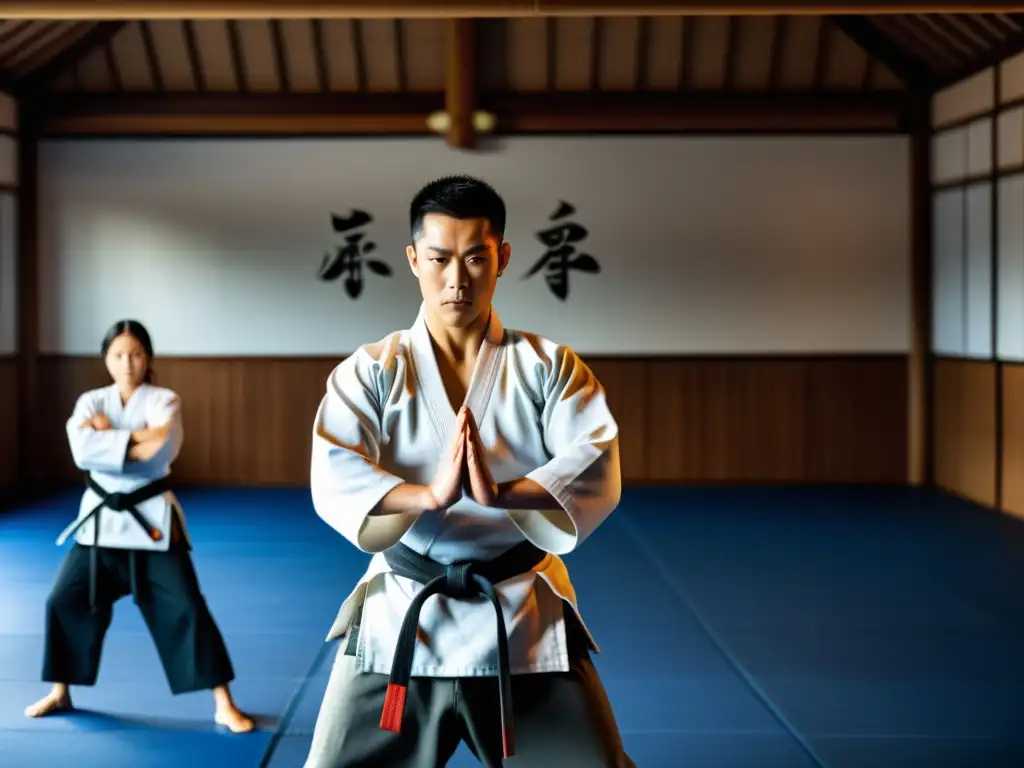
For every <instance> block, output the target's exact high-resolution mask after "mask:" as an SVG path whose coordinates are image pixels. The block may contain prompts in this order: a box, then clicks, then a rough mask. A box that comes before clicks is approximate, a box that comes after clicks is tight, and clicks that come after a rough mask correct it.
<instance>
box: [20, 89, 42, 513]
mask: <svg viewBox="0 0 1024 768" xmlns="http://www.w3.org/2000/svg"><path fill="white" fill-rule="evenodd" d="M19 110H20V125H19V131H18V180H19V194H18V217H17V220H18V261H17V264H18V266H17V269H18V301H17V313H18V358H19V376H18V480H19V489H20V490H21V491H22V492H23V493H32V492H33V491H35V490H36V484H37V482H38V480H39V477H40V476H41V473H40V472H39V471H38V470H39V468H38V466H37V461H38V460H39V458H40V456H41V453H40V451H39V449H38V445H37V442H36V430H37V428H38V419H37V414H38V412H39V406H40V403H39V398H38V395H37V393H38V390H39V376H38V361H39V259H38V242H39V234H38V178H39V163H38V152H39V121H38V118H37V115H36V113H35V111H34V109H33V106H32V103H31V101H29V100H23V101H21V102H20V103H19Z"/></svg>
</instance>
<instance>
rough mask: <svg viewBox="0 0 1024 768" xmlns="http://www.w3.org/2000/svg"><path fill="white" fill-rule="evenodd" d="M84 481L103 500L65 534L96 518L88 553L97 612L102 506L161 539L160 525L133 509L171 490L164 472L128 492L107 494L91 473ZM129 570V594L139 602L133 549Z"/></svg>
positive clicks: (92, 603)
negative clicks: (161, 475) (97, 565)
mask: <svg viewBox="0 0 1024 768" xmlns="http://www.w3.org/2000/svg"><path fill="white" fill-rule="evenodd" d="M85 484H86V485H87V486H89V488H90V489H91V490H92V491H93V492H94V493H96V495H97V496H99V497H100V498H101V499H102V501H100V503H99V504H97V505H96V506H95V507H93V508H92V509H91V510H90V511H89V513H88V514H86V515H85V516H84V517H82V519H81V520H79V521H78V522H77V523H75V525H74V527H73V528H72V529H71V530H70V531H68V534H67V537H66V538H70V537H71V536H74V535H75V533H77V532H78V529H79V528H81V527H82V526H83V525H85V523H86V521H87V520H91V519H92V518H96V520H95V522H94V524H93V539H92V549H91V551H90V552H89V608H90V609H91V610H92V611H93V613H95V612H96V573H97V567H96V561H97V557H98V552H99V540H100V515H101V513H102V510H103V508H104V507H106V508H107V509H109V510H112V511H114V512H121V513H128V514H129V515H131V517H132V519H133V520H135V522H136V523H138V525H139V527H140V528H142V530H143V531H145V532H146V535H147V536H148V537H149V538H150V540H151V541H160V540H161V539H162V538H163V533H161V532H160V529H159V528H156V527H155V526H152V525H150V524H149V523H148V522H147V521H146V518H144V517H143V516H142V513H140V512H139V510H138V509H136V505H138V504H141V503H142V502H144V501H149V500H150V499H152V498H154V497H155V496H159V495H160V494H162V493H165V492H167V491H168V490H170V487H171V482H170V477H168V476H167V475H165V476H164V477H160V478H157V479H156V480H154V481H153V482H151V483H148V484H147V485H144V486H142V487H141V488H136V489H135V490H134V491H131V492H130V493H110V492H108V491H107V490H106V489H105V488H104V487H103V486H101V485H100V484H99V483H97V482H96V481H95V480H94V479H93V477H92V475H86V478H85ZM129 569H130V573H131V587H132V595H133V597H134V598H135V601H136V602H138V599H139V595H138V589H137V581H136V576H135V552H134V551H132V552H131V553H130V557H129Z"/></svg>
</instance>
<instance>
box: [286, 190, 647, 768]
mask: <svg viewBox="0 0 1024 768" xmlns="http://www.w3.org/2000/svg"><path fill="white" fill-rule="evenodd" d="M410 224H411V230H412V233H411V234H412V245H410V246H409V247H408V248H407V249H406V255H407V257H408V260H409V266H410V268H411V270H412V272H413V274H414V275H415V276H416V277H417V278H418V280H419V284H420V289H421V293H422V296H423V304H422V307H421V310H420V314H419V316H418V317H417V318H416V321H415V323H414V325H413V327H412V328H410V329H408V330H403V331H397V332H395V333H392V334H390V335H389V336H387V337H386V338H385V339H383V340H381V341H380V342H377V343H373V344H367V345H365V346H363V347H361V348H359V349H358V350H356V351H355V352H354V353H353V354H352V355H351V356H350V357H348V358H347V359H346V360H345V361H344V362H342V363H341V364H340V365H339V366H338V367H337V368H336V369H335V370H334V372H333V373H332V374H331V376H330V378H329V379H328V382H327V392H326V394H325V396H324V398H323V400H322V401H321V404H320V408H319V410H318V412H317V415H316V420H315V423H314V428H313V453H312V465H311V486H312V496H313V503H314V506H315V508H316V511H317V513H318V514H319V515H320V516H321V517H322V518H323V519H324V521H326V522H327V523H328V524H329V525H330V526H332V527H333V528H334V529H335V530H337V531H338V532H339V533H340V534H341V535H343V536H344V537H345V538H346V539H348V540H349V541H350V542H352V543H353V544H354V545H355V546H356V547H358V548H359V549H360V550H362V551H365V552H370V553H374V554H373V557H372V559H371V561H370V565H369V568H368V570H367V572H366V574H365V575H364V576H363V578H362V579H361V580H360V581H359V583H358V584H357V585H356V588H355V590H354V591H353V592H352V593H351V594H350V595H349V597H348V599H346V600H345V601H344V603H343V605H342V607H341V611H340V613H339V615H338V617H337V619H336V621H335V624H334V627H333V628H332V630H331V632H330V633H329V635H328V639H335V638H339V637H344V639H343V641H342V643H341V645H340V648H339V652H338V655H337V658H336V660H335V663H334V668H333V670H332V673H331V678H330V681H329V683H328V685H327V690H326V692H325V695H324V698H323V702H322V704H321V708H320V714H319V717H318V718H317V723H316V728H315V731H314V735H313V742H312V745H311V748H310V752H309V756H308V759H307V762H306V766H307V768H354V767H355V766H367V767H368V766H373V767H374V768H388V767H389V766H393V767H394V768H399V767H400V768H435V766H443V765H445V764H446V762H447V761H448V759H449V757H450V756H451V755H452V754H453V753H454V751H455V749H456V748H457V746H458V744H459V742H460V740H462V739H465V740H466V742H467V743H468V744H469V746H470V748H471V749H472V750H473V752H474V753H475V754H476V755H477V757H478V758H479V759H480V761H481V762H482V763H483V764H484V765H485V766H489V767H493V766H500V765H502V763H503V760H504V759H505V758H508V757H510V756H513V755H514V759H513V760H512V764H513V765H516V766H534V767H535V768H577V767H578V768H582V767H584V766H586V767H593V768H598V766H600V767H601V768H604V767H605V766H615V767H616V768H618V767H626V766H632V765H633V763H632V761H631V760H630V758H629V757H628V756H627V755H626V753H625V750H624V749H623V746H622V742H621V739H620V737H619V733H618V728H617V726H616V723H615V717H614V715H613V713H612V709H611V706H610V704H609V702H608V699H607V696H606V695H605V692H604V689H603V687H602V685H601V682H600V680H599V678H598V675H597V673H596V671H595V669H594V665H593V663H592V662H591V659H590V652H591V651H596V650H597V646H596V644H595V643H594V641H593V639H592V638H591V637H590V634H589V632H588V631H587V630H586V628H585V627H584V624H583V621H582V619H581V617H580V614H579V609H578V606H577V603H576V595H575V592H574V590H573V586H572V583H571V582H570V580H569V576H568V573H567V571H566V568H565V565H564V564H563V562H562V560H561V559H560V558H559V555H561V554H565V553H567V552H570V551H572V550H573V549H575V548H576V547H577V546H579V545H580V543H582V542H583V540H584V539H586V538H587V536H589V535H590V534H591V533H592V532H593V531H594V530H595V529H596V528H597V527H598V526H599V525H600V524H601V523H602V522H603V521H604V520H605V519H606V518H607V517H608V515H610V514H611V512H612V511H613V510H614V509H615V507H616V505H617V504H618V501H619V495H620V489H621V477H620V469H619V454H618V428H617V426H616V423H615V419H614V418H613V417H612V414H611V412H610V411H609V409H608V405H607V402H606V399H605V394H604V390H603V388H602V387H601V385H600V383H599V382H598V381H597V379H596V378H595V377H594V374H593V373H592V372H591V371H590V369H589V368H588V367H587V366H586V365H585V364H584V363H583V361H582V360H580V358H579V357H578V356H576V355H575V354H574V353H573V352H572V350H571V349H569V348H568V347H566V346H564V345H561V344H558V343H555V342H552V341H549V340H547V339H544V338H541V337H538V336H535V335H532V334H529V333H525V332H521V331H514V330H506V329H505V328H504V327H503V326H502V324H501V321H500V320H499V318H498V315H497V313H496V312H495V311H494V309H493V308H492V306H491V301H492V297H493V295H494V291H495V287H496V284H497V279H498V277H499V276H500V275H501V274H502V272H503V271H504V270H505V268H506V267H507V265H508V263H509V258H510V256H511V248H510V247H509V244H508V243H507V242H506V241H505V240H504V231H505V206H504V203H503V201H502V199H501V198H500V197H499V196H498V194H497V193H496V192H495V191H494V190H493V189H491V188H490V187H489V186H488V185H487V184H485V183H483V182H481V181H479V180H476V179H472V178H469V177H450V178H445V179H441V180H439V181H436V182H433V183H431V184H429V185H427V186H426V187H425V188H424V189H423V190H422V191H421V192H420V193H419V194H418V195H417V196H416V197H415V199H414V200H413V203H412V206H411V211H410ZM556 258H557V257H556ZM513 721H514V726H515V729H513Z"/></svg>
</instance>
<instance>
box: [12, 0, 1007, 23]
mask: <svg viewBox="0 0 1024 768" xmlns="http://www.w3.org/2000/svg"><path fill="white" fill-rule="evenodd" d="M1018 10H1020V4H1019V3H985V4H982V5H977V6H972V5H969V4H967V3H963V2H960V3H951V2H924V1H920V2H917V1H915V2H907V1H906V0H904V2H902V3H893V4H884V3H874V4H870V3H869V4H864V3H858V2H854V1H853V0H847V2H836V1H835V0H833V2H829V3H825V2H806V3H798V2H788V3H787V2H769V1H768V0H762V2H757V1H756V0H755V1H754V2H751V0H747V1H746V2H741V1H740V0H719V1H718V2H715V0H637V2H632V3H631V2H629V0H333V2H332V1H331V0H319V2H317V0H179V1H178V2H171V1H170V0H135V1H134V2H130V3H126V2H124V1H123V0H0V18H6V19H83V20H108V19H111V20H112V19H118V20H138V19H268V18H274V19H310V18H316V19H343V18H344V19H352V18H364V19H366V18H388V19H392V18H484V17H489V18H510V17H525V16H572V15H581V16H616V15H619V16H657V15H668V16H678V15H680V14H700V15H712V16H721V15H729V14H743V15H771V16H774V15H777V14H787V15H805V16H820V15H823V14H835V13H861V14H875V15H878V14H896V13H956V12H970V13H1008V12H1013V11H1018Z"/></svg>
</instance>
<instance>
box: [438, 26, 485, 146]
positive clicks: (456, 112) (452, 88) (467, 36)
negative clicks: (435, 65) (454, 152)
mask: <svg viewBox="0 0 1024 768" xmlns="http://www.w3.org/2000/svg"><path fill="white" fill-rule="evenodd" d="M447 31H448V40H447V43H448V44H447V46H446V54H447V61H446V62H445V91H444V107H445V112H447V122H448V130H447V133H446V135H445V139H446V141H447V143H448V146H449V147H452V148H454V149H472V148H473V146H474V145H475V144H476V131H475V129H474V127H473V113H474V112H475V111H476V102H477V77H476V75H477V56H476V27H475V21H474V20H473V19H449V20H448V22H447Z"/></svg>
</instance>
